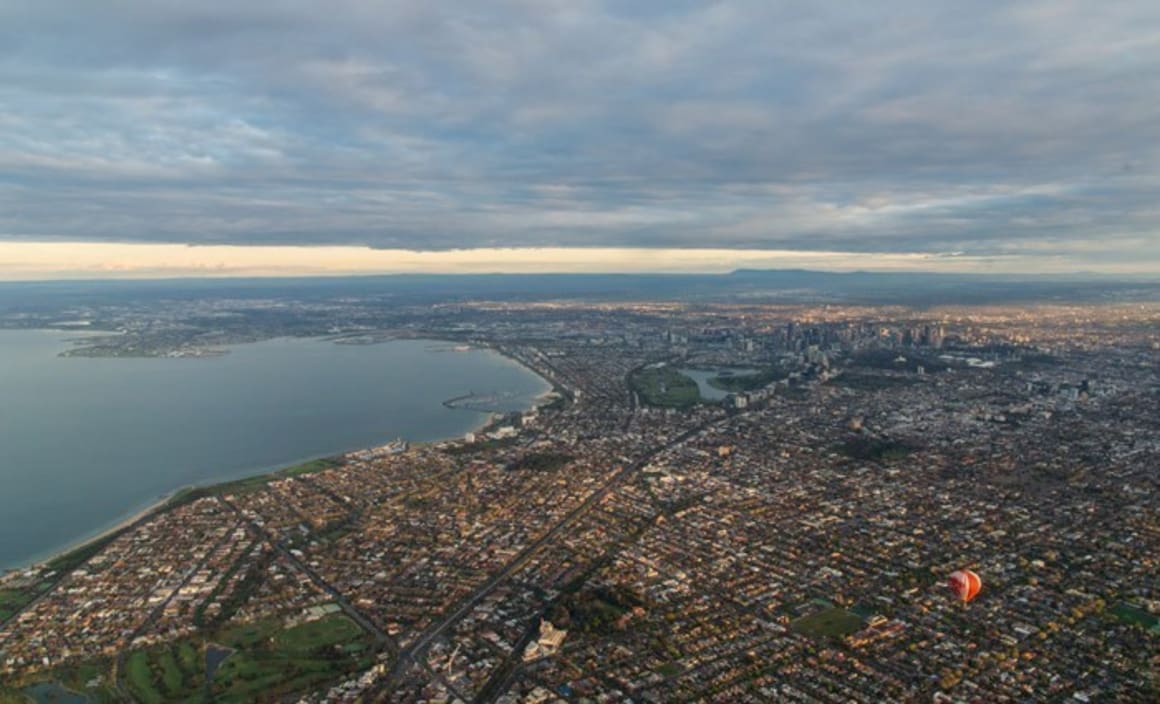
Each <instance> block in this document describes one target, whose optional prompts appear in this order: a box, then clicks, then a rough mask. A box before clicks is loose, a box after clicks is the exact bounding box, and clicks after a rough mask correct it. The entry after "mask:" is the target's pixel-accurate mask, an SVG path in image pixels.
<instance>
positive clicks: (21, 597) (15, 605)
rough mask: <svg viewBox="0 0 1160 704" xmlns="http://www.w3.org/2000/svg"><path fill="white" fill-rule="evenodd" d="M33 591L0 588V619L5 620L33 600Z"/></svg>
mask: <svg viewBox="0 0 1160 704" xmlns="http://www.w3.org/2000/svg"><path fill="white" fill-rule="evenodd" d="M33 598H34V597H33V595H32V593H31V592H27V591H22V590H16V589H0V621H3V620H5V619H6V618H8V617H9V616H11V615H12V614H14V613H16V612H17V611H19V610H20V608H21V607H23V606H24V605H25V604H27V603H28V602H30V601H32V599H33Z"/></svg>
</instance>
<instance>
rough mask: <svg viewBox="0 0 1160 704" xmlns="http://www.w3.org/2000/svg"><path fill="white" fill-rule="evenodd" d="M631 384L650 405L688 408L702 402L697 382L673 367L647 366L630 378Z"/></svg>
mask: <svg viewBox="0 0 1160 704" xmlns="http://www.w3.org/2000/svg"><path fill="white" fill-rule="evenodd" d="M629 386H631V387H632V390H633V391H635V392H637V393H638V394H640V399H641V401H643V402H644V403H646V404H648V405H650V406H660V407H662V408H688V407H690V406H695V405H696V404H698V403H700V402H701V392H700V391H699V390H698V389H697V382H695V381H693V380H692V379H690V378H689V377H687V376H685V375H684V374H682V373H680V372H679V371H677V370H676V369H674V368H673V367H668V366H665V367H646V368H644V369H640V370H638V371H637V372H635V373H634V374H633V375H632V376H631V377H630V378H629Z"/></svg>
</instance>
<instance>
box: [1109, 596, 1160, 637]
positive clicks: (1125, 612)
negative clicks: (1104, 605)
mask: <svg viewBox="0 0 1160 704" xmlns="http://www.w3.org/2000/svg"><path fill="white" fill-rule="evenodd" d="M1111 612H1112V614H1114V615H1115V616H1116V618H1118V619H1120V620H1121V621H1126V622H1128V623H1133V624H1136V625H1137V626H1140V627H1141V628H1144V629H1145V630H1150V631H1152V632H1153V633H1160V618H1157V617H1156V616H1153V615H1152V614H1150V613H1148V612H1147V611H1145V610H1143V609H1141V608H1138V607H1135V606H1132V605H1131V604H1125V603H1123V602H1120V603H1119V604H1116V605H1115V606H1113V607H1112V608H1111Z"/></svg>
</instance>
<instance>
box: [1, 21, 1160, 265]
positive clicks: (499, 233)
mask: <svg viewBox="0 0 1160 704" xmlns="http://www.w3.org/2000/svg"><path fill="white" fill-rule="evenodd" d="M626 8H631V9H626ZM1157 96H1160V4H1157V3H1155V2H1144V1H1140V2H1136V1H1133V0H1128V1H1126V2H1121V3H1112V4H1107V3H1091V2H1078V1H1070V2H1069V1H1068V0H1030V1H1028V2H1020V3H1006V2H986V1H981V2H972V3H949V2H929V1H926V0H923V1H919V0H907V1H901V0H887V1H884V2H875V3H805V2H770V1H769V0H752V1H750V0H722V1H721V2H696V3H693V2H677V1H674V0H664V1H657V2H634V3H613V2H607V3H604V2H592V1H588V0H509V1H507V2H492V3H479V2H475V1H474V0H460V1H455V0H449V1H447V2H439V3H431V2H369V1H362V0H332V1H330V2H325V3H319V2H313V1H309V2H308V1H300V2H279V3H273V2H261V1H260V0H253V1H251V2H236V1H234V0H231V1H230V2H225V1H223V0H201V1H199V2H197V3H170V2H155V1H154V0H147V1H146V0H108V1H107V2H100V3H93V2H88V1H87V0H76V1H68V0H60V1H58V2H51V3H46V2H43V1H41V0H3V1H2V2H0V237H2V238H4V239H9V240H49V239H59V240H65V241H78V240H84V241H120V242H134V241H137V242H170V243H195V244H241V245H244V244H266V245H270V244H350V245H367V246H370V247H376V248H387V249H411V250H447V249H453V248H473V247H525V246H540V245H547V246H572V247H575V246H582V247H624V246H628V247H644V248H650V247H656V248H669V249H676V248H688V247H694V248H714V249H725V248H737V249H762V250H770V249H773V250H806V251H841V252H853V253H859V252H861V253H867V254H883V255H884V254H904V253H918V254H928V255H930V254H946V253H952V252H955V253H960V252H961V253H963V254H964V255H966V256H968V257H988V258H995V257H1004V256H1010V257H1017V258H1018V259H1019V260H1020V261H1026V262H1028V266H1029V267H1030V268H1032V269H1034V268H1035V265H1034V262H1035V260H1036V258H1037V257H1042V258H1043V261H1048V260H1050V261H1052V262H1054V264H1053V266H1056V265H1058V262H1059V261H1060V260H1061V258H1062V259H1063V260H1066V261H1070V262H1074V265H1075V268H1095V269H1098V268H1109V269H1111V268H1116V267H1119V266H1122V265H1123V264H1125V263H1128V262H1131V263H1132V264H1133V265H1134V266H1135V267H1137V268H1138V267H1139V266H1140V265H1141V263H1142V262H1143V263H1146V266H1149V267H1151V268H1152V269H1153V270H1160V198H1158V196H1160V170H1158V169H1160V100H1157Z"/></svg>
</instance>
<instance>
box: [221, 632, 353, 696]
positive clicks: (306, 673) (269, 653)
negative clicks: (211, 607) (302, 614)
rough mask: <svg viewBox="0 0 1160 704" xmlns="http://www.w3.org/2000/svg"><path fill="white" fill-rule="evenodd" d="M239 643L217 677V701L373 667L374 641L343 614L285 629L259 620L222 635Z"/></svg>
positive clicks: (282, 690) (291, 688)
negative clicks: (366, 653)
mask: <svg viewBox="0 0 1160 704" xmlns="http://www.w3.org/2000/svg"><path fill="white" fill-rule="evenodd" d="M218 642H220V643H222V644H223V645H226V646H229V647H231V648H235V649H236V650H237V652H236V653H234V654H233V655H231V656H230V657H229V658H228V659H226V661H225V662H223V663H222V665H221V667H220V668H219V669H218V671H217V675H216V676H215V677H214V682H213V692H214V701H222V702H245V701H253V700H254V699H255V698H256V697H258V696H259V695H261V696H262V697H273V696H275V695H278V696H281V695H286V694H290V693H293V692H296V691H299V690H302V689H306V688H313V687H317V686H320V685H323V684H325V683H327V682H330V681H333V680H336V679H338V678H340V677H341V676H343V675H345V674H346V673H349V672H353V671H356V670H359V669H365V668H366V667H369V666H370V664H371V663H370V658H369V657H360V655H359V654H360V653H362V652H364V651H368V650H369V645H370V641H369V639H368V638H367V636H366V635H365V634H364V633H363V631H362V629H360V628H359V627H358V626H357V625H355V623H354V622H353V621H351V620H350V619H348V618H347V617H346V616H343V615H341V614H335V615H332V616H328V617H326V618H323V619H319V620H318V621H312V622H310V623H305V624H302V625H299V626H294V627H293V628H287V629H283V628H282V627H281V625H280V624H279V623H278V622H276V621H273V622H271V621H259V622H257V623H253V624H248V625H246V626H241V627H237V628H233V629H229V630H227V631H224V632H222V633H221V634H220V637H219V638H218Z"/></svg>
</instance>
